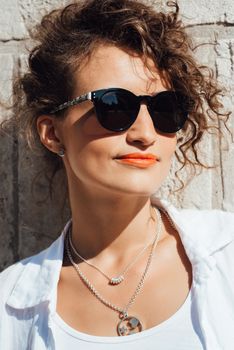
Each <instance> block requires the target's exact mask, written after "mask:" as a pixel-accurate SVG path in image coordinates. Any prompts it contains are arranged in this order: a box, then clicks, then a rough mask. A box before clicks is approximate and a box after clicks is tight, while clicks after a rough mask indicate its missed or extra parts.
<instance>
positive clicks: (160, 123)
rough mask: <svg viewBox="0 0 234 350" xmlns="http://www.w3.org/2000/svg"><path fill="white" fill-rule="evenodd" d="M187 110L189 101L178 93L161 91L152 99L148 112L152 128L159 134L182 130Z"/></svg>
mask: <svg viewBox="0 0 234 350" xmlns="http://www.w3.org/2000/svg"><path fill="white" fill-rule="evenodd" d="M188 110H189V100H188V98H187V97H186V96H184V95H183V94H181V93H179V92H174V91H163V92H160V93H159V94H157V95H156V96H155V97H153V98H152V100H151V103H150V105H149V112H150V115H151V117H152V119H153V122H154V126H155V128H156V129H158V130H159V131H161V132H165V133H175V132H177V131H179V130H180V129H182V127H183V126H184V124H185V122H186V120H187V118H188Z"/></svg>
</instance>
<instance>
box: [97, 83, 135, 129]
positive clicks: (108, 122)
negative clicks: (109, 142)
mask: <svg viewBox="0 0 234 350" xmlns="http://www.w3.org/2000/svg"><path fill="white" fill-rule="evenodd" d="M94 104H95V109H96V113H97V118H98V120H99V122H100V124H101V125H102V126H103V127H104V128H106V129H108V130H111V131H124V130H126V129H128V128H129V127H130V126H131V125H132V124H133V123H134V120H135V119H136V117H137V114H138V111H139V106H138V104H137V100H136V97H135V96H134V95H133V94H132V93H131V92H128V91H125V90H123V89H119V90H113V91H112V90H109V89H108V91H106V92H104V93H103V94H102V95H101V96H100V97H99V98H97V99H96V100H95V101H94Z"/></svg>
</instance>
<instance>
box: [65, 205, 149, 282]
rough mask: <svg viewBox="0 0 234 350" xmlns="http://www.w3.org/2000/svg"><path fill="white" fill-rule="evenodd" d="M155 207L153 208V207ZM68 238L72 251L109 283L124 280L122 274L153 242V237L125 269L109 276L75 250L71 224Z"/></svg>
mask: <svg viewBox="0 0 234 350" xmlns="http://www.w3.org/2000/svg"><path fill="white" fill-rule="evenodd" d="M154 209H155V208H154ZM68 240H69V245H70V247H71V249H72V251H73V253H74V254H75V255H76V256H77V257H78V258H80V259H81V260H82V261H84V262H85V263H86V264H88V265H89V266H91V267H93V268H95V269H96V270H97V271H99V272H100V273H101V274H102V275H103V276H104V277H106V279H107V280H108V282H109V284H111V285H118V284H120V283H121V282H122V281H123V280H124V275H125V274H126V273H127V272H128V271H129V270H130V269H131V267H132V266H133V265H134V264H135V263H136V262H137V260H138V259H139V258H140V256H141V255H142V254H143V253H144V252H145V250H146V249H147V248H148V247H149V246H150V245H152V244H153V242H154V240H155V238H154V239H153V240H152V241H151V242H149V243H148V244H146V245H145V247H144V248H143V249H142V250H141V251H140V252H139V253H138V254H137V255H136V257H135V258H134V259H133V261H131V262H130V263H129V264H128V265H127V266H126V267H125V269H124V270H123V271H122V273H119V274H118V275H117V276H116V277H110V276H108V275H107V274H106V273H105V272H104V271H103V270H101V268H100V267H98V266H97V265H94V264H93V263H91V262H90V261H88V260H86V259H85V258H83V257H82V256H81V255H80V254H79V253H78V251H77V249H76V248H75V246H74V244H73V242H72V237H71V226H70V228H69V233H68Z"/></svg>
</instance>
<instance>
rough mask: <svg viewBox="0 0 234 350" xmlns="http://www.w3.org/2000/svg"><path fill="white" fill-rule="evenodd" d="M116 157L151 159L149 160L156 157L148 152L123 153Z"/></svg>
mask: <svg viewBox="0 0 234 350" xmlns="http://www.w3.org/2000/svg"><path fill="white" fill-rule="evenodd" d="M117 159H151V160H157V157H156V156H155V155H154V154H150V153H145V154H143V153H129V154H124V155H122V156H120V157H117Z"/></svg>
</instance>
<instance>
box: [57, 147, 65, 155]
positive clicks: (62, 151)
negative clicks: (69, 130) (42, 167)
mask: <svg viewBox="0 0 234 350" xmlns="http://www.w3.org/2000/svg"><path fill="white" fill-rule="evenodd" d="M58 155H59V157H64V156H65V149H64V148H60V150H59V151H58Z"/></svg>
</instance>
